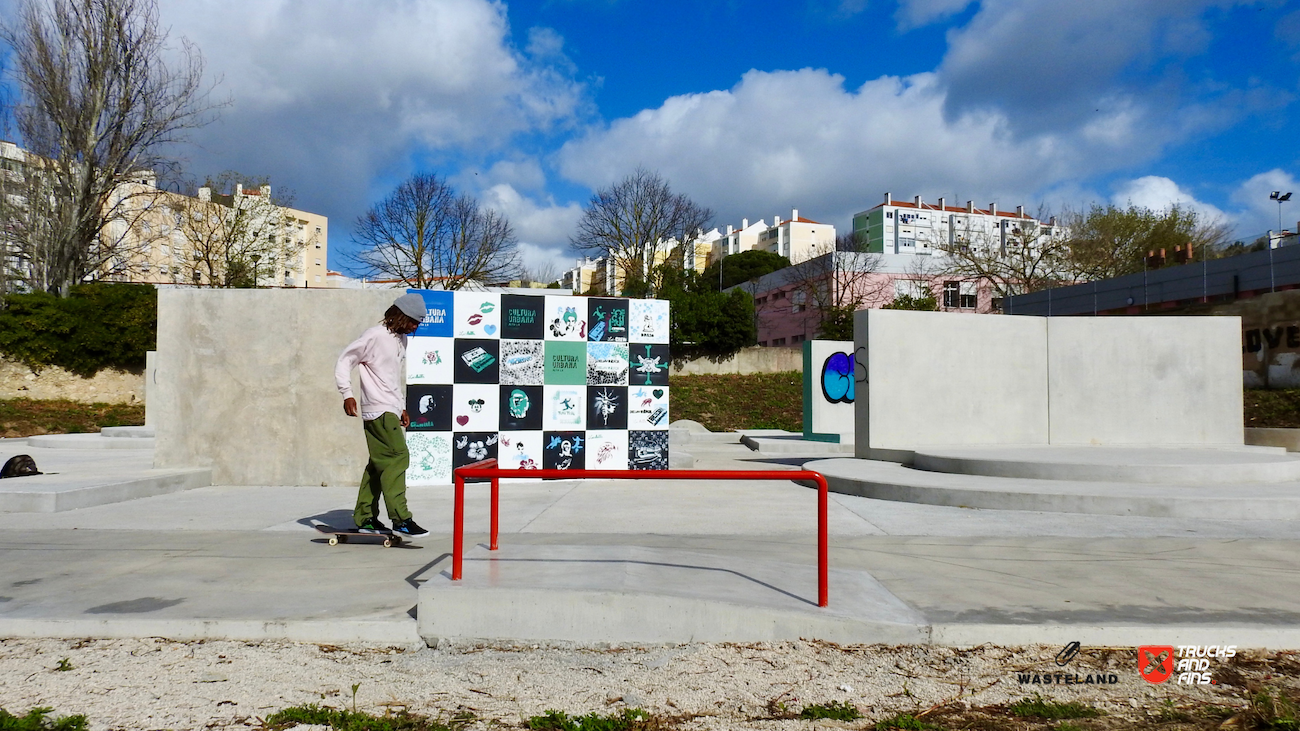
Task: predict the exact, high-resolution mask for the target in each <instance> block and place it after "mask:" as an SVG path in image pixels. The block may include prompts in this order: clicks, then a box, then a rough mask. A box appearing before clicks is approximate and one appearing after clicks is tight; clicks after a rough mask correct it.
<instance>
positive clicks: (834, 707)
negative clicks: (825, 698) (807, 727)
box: [799, 701, 862, 721]
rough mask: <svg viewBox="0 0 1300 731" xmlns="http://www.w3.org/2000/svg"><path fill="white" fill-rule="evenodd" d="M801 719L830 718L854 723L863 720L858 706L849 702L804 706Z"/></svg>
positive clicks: (800, 715) (800, 713)
mask: <svg viewBox="0 0 1300 731" xmlns="http://www.w3.org/2000/svg"><path fill="white" fill-rule="evenodd" d="M799 718H804V719H808V720H812V721H816V720H818V719H822V718H829V719H831V720H833V721H852V720H855V719H858V718H862V714H861V713H860V712H859V711H858V708H857V706H855V705H853V704H852V703H849V702H847V701H831V702H830V703H814V704H813V705H811V706H804V709H803V710H802V711H800V712H799Z"/></svg>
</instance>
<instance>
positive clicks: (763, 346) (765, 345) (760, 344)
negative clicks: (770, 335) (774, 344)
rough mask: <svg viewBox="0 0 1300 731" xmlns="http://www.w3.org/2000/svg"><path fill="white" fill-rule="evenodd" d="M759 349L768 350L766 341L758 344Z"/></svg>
mask: <svg viewBox="0 0 1300 731" xmlns="http://www.w3.org/2000/svg"><path fill="white" fill-rule="evenodd" d="M758 347H760V348H766V347H767V341H766V340H764V341H762V342H760V343H759V344H758Z"/></svg>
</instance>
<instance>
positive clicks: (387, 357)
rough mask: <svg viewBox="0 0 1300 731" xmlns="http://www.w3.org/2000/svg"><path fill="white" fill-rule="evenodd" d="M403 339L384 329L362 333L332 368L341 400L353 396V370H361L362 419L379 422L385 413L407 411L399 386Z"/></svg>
mask: <svg viewBox="0 0 1300 731" xmlns="http://www.w3.org/2000/svg"><path fill="white" fill-rule="evenodd" d="M405 361H406V336H405V335H394V334H393V333H391V332H389V330H388V328H386V327H384V326H383V325H375V326H374V327H372V328H370V329H368V330H366V331H365V332H363V333H361V337H359V338H357V339H356V340H354V341H353V342H352V344H351V345H349V346H348V347H347V348H345V349H344V350H343V354H342V355H340V356H339V361H338V363H337V364H336V365H335V366H334V383H335V385H337V386H338V389H339V393H341V394H343V398H345V399H349V398H353V396H352V369H353V368H356V367H357V366H360V367H361V418H362V419H365V420H366V421H370V420H371V419H378V418H379V417H380V416H383V414H384V412H391V413H393V414H394V415H397V416H401V415H402V412H403V411H404V410H405V409H406V396H405V394H404V393H403V388H402V382H403V381H404V380H406V379H405V376H406V369H405V367H404V363H405Z"/></svg>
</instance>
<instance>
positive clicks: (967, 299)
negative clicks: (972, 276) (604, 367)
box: [958, 282, 978, 310]
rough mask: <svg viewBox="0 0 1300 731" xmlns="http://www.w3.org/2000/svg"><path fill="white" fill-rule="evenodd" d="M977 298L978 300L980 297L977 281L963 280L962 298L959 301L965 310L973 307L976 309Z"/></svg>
mask: <svg viewBox="0 0 1300 731" xmlns="http://www.w3.org/2000/svg"><path fill="white" fill-rule="evenodd" d="M977 300H978V297H977V296H976V293H975V283H974V282H962V283H961V300H960V301H959V302H958V304H959V305H960V306H961V308H962V309H963V310H973V309H975V303H976V301H977Z"/></svg>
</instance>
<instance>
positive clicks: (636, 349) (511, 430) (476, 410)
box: [406, 290, 670, 485]
mask: <svg viewBox="0 0 1300 731" xmlns="http://www.w3.org/2000/svg"><path fill="white" fill-rule="evenodd" d="M411 291H413V292H415V293H416V294H419V295H421V296H422V297H423V298H424V301H425V306H426V308H427V310H428V314H427V315H426V316H425V319H424V322H423V323H421V324H420V328H419V329H418V330H416V332H415V334H414V335H412V336H411V338H410V340H409V342H408V344H407V351H406V383H407V387H406V389H407V390H406V400H407V413H408V414H409V415H410V417H411V425H410V427H409V428H408V430H407V432H406V441H407V445H408V447H409V448H410V451H411V466H410V467H409V468H408V469H407V473H406V481H407V484H409V485H446V484H451V472H452V469H454V468H455V467H459V466H462V465H466V464H469V463H471V462H477V461H479V460H481V459H486V458H488V457H493V458H496V459H497V460H498V462H499V463H500V464H501V466H502V467H504V468H506V469H541V468H546V469H584V468H585V469H601V470H619V469H643V470H657V469H668V422H669V417H670V412H669V394H668V392H669V388H668V364H669V350H668V335H669V313H668V303H667V302H666V301H663V300H629V299H624V298H619V297H570V296H560V295H548V294H537V295H526V294H500V293H493V292H436V291H428V290H411Z"/></svg>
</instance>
